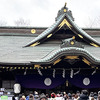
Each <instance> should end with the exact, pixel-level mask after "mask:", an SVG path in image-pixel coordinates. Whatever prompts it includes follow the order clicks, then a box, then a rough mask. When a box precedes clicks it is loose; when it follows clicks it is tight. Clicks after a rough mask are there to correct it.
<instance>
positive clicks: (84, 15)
mask: <svg viewBox="0 0 100 100" xmlns="http://www.w3.org/2000/svg"><path fill="white" fill-rule="evenodd" d="M65 2H67V7H68V8H69V9H70V10H71V11H72V14H73V17H74V18H75V23H76V24H77V25H78V26H80V27H87V26H88V25H90V24H91V23H92V24H93V26H94V27H99V26H97V21H99V22H98V23H99V25H100V18H99V17H100V0H0V21H1V20H2V21H6V22H7V25H10V26H14V25H15V24H14V22H15V21H16V20H18V19H19V18H23V19H24V20H29V21H30V22H31V23H30V25H31V26H33V27H35V26H36V27H39V26H40V27H48V26H51V25H52V24H53V23H54V22H55V17H56V16H57V13H58V10H60V9H61V8H62V7H63V6H64V4H65ZM89 27H90V26H89Z"/></svg>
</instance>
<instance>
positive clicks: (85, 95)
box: [78, 90, 89, 100]
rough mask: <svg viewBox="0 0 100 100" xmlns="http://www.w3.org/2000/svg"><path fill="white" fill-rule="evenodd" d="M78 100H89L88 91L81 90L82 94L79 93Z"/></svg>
mask: <svg viewBox="0 0 100 100" xmlns="http://www.w3.org/2000/svg"><path fill="white" fill-rule="evenodd" d="M78 100H89V97H88V91H87V90H82V93H81V95H80V98H79V99H78Z"/></svg>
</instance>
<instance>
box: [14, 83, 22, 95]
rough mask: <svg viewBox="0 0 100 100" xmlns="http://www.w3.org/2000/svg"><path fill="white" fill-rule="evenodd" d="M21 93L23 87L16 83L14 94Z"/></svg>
mask: <svg viewBox="0 0 100 100" xmlns="http://www.w3.org/2000/svg"><path fill="white" fill-rule="evenodd" d="M20 92H21V85H20V84H18V83H16V84H14V93H16V94H18V93H20Z"/></svg>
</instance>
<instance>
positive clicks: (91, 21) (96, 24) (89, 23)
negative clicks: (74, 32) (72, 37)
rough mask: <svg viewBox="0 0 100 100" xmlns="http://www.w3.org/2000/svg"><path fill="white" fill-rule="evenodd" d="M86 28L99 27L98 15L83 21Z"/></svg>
mask: <svg viewBox="0 0 100 100" xmlns="http://www.w3.org/2000/svg"><path fill="white" fill-rule="evenodd" d="M85 26H86V27H87V28H100V16H98V17H96V18H90V17H89V18H88V21H87V22H86V23H85Z"/></svg>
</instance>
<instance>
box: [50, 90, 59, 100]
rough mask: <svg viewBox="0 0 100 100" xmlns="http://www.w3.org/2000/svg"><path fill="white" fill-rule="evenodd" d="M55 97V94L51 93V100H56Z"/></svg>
mask: <svg viewBox="0 0 100 100" xmlns="http://www.w3.org/2000/svg"><path fill="white" fill-rule="evenodd" d="M55 97H56V94H55V93H54V92H53V93H51V100H56V99H55ZM60 97H61V94H60Z"/></svg>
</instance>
